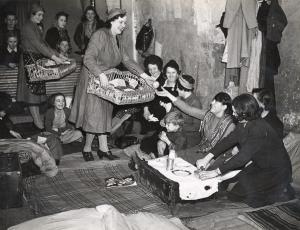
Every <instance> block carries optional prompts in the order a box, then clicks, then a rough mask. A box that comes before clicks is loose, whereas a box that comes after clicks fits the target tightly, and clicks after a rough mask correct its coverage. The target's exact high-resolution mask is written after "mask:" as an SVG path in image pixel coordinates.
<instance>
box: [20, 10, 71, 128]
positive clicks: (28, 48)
mask: <svg viewBox="0 0 300 230" xmlns="http://www.w3.org/2000/svg"><path fill="white" fill-rule="evenodd" d="M44 13H45V10H44V9H43V7H41V6H40V5H38V4H33V5H32V7H31V11H30V20H29V21H28V22H27V23H26V24H25V25H24V26H23V29H22V30H21V39H22V41H21V44H22V48H23V55H22V58H21V60H20V64H19V65H20V66H19V72H18V88H17V100H18V101H21V102H25V103H27V104H28V105H29V111H30V113H31V116H32V118H33V122H34V124H35V126H36V127H38V128H39V129H44V124H43V121H42V118H41V116H40V112H39V105H40V104H41V103H43V102H45V101H46V99H47V98H46V86H45V82H44V81H38V82H34V83H32V82H29V80H28V78H29V77H28V73H27V72H26V71H25V69H24V66H25V65H29V64H33V63H35V61H36V60H38V59H40V58H43V57H47V58H50V59H52V60H53V61H55V62H56V63H57V64H62V63H64V62H65V61H67V60H68V59H67V58H66V57H64V56H62V55H59V54H58V53H57V52H56V51H55V50H53V49H51V48H50V47H49V46H48V44H47V43H46V42H45V41H44V39H43V31H42V30H41V21H42V20H43V17H44Z"/></svg>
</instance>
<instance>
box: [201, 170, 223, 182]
mask: <svg viewBox="0 0 300 230" xmlns="http://www.w3.org/2000/svg"><path fill="white" fill-rule="evenodd" d="M219 172H220V170H219V169H215V170H210V171H200V172H199V174H198V176H199V178H200V179H201V180H207V179H211V178H215V177H217V176H219V175H220V173H219Z"/></svg>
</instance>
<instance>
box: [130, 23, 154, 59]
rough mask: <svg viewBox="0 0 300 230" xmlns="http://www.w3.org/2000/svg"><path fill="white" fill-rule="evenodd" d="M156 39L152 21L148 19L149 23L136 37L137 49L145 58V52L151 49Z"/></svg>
mask: <svg viewBox="0 0 300 230" xmlns="http://www.w3.org/2000/svg"><path fill="white" fill-rule="evenodd" d="M153 37H154V31H153V28H152V20H151V19H148V21H147V22H146V23H145V24H144V25H143V27H142V28H141V30H140V32H139V33H138V35H137V37H136V43H135V48H136V49H137V51H138V52H139V53H140V54H141V56H142V57H143V56H144V54H145V52H146V51H147V50H148V49H149V47H150V45H151V42H152V40H153Z"/></svg>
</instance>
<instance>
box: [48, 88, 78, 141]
mask: <svg viewBox="0 0 300 230" xmlns="http://www.w3.org/2000/svg"><path fill="white" fill-rule="evenodd" d="M50 104H51V106H52V107H51V108H50V109H48V110H47V112H46V115H45V129H46V131H47V132H50V133H53V134H56V135H58V136H59V138H60V140H61V142H62V143H63V144H68V143H71V142H73V141H77V140H80V139H81V138H82V133H81V132H80V131H79V130H76V129H74V127H73V126H72V125H71V124H70V123H69V122H68V119H69V116H70V112H71V110H70V109H69V108H67V107H66V106H65V105H66V99H65V96H64V94H62V93H57V94H54V95H52V96H51V98H50Z"/></svg>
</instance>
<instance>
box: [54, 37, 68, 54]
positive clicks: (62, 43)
mask: <svg viewBox="0 0 300 230" xmlns="http://www.w3.org/2000/svg"><path fill="white" fill-rule="evenodd" d="M57 51H58V53H60V54H62V55H64V56H65V57H69V54H70V44H69V41H68V39H67V38H65V39H61V40H59V41H58V43H57Z"/></svg>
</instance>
